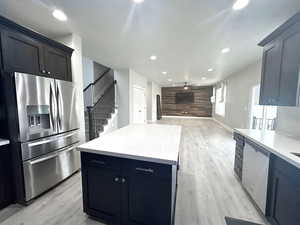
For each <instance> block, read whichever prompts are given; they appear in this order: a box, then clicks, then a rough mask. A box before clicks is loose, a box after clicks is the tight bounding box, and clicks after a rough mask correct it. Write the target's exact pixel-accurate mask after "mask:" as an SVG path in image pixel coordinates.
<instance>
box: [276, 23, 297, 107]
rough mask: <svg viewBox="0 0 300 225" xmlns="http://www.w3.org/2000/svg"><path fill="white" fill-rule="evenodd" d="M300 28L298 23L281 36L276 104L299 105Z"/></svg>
mask: <svg viewBox="0 0 300 225" xmlns="http://www.w3.org/2000/svg"><path fill="white" fill-rule="evenodd" d="M299 49H300V29H299V24H297V26H294V27H293V28H291V29H289V30H288V31H287V32H286V33H285V34H284V35H283V38H282V60H281V81H280V96H279V102H278V105H281V106H297V105H299V73H300V68H299V66H300V50H299Z"/></svg>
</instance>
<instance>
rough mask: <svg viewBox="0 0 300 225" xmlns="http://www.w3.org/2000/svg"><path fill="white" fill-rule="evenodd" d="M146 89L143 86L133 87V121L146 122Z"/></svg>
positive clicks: (137, 122)
mask: <svg viewBox="0 0 300 225" xmlns="http://www.w3.org/2000/svg"><path fill="white" fill-rule="evenodd" d="M146 109H147V108H146V90H145V89H144V88H141V87H137V86H135V87H133V123H135V124H143V123H146V116H147V110H146Z"/></svg>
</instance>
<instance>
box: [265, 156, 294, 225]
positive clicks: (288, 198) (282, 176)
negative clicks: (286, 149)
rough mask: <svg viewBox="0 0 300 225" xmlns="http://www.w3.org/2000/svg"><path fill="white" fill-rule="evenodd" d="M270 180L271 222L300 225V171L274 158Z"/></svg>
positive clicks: (277, 224)
mask: <svg viewBox="0 0 300 225" xmlns="http://www.w3.org/2000/svg"><path fill="white" fill-rule="evenodd" d="M271 170H272V172H271V174H270V179H269V185H270V193H269V199H270V201H269V216H270V217H269V221H270V222H271V224H272V225H299V224H300V213H299V209H300V169H298V168H296V167H294V166H293V165H291V164H289V163H288V162H286V161H284V160H282V159H280V158H278V157H275V156H274V157H273V160H272V164H271Z"/></svg>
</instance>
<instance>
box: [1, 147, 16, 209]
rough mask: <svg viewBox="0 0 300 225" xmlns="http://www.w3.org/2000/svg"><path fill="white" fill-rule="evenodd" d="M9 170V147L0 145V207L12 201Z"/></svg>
mask: <svg viewBox="0 0 300 225" xmlns="http://www.w3.org/2000/svg"><path fill="white" fill-rule="evenodd" d="M11 172H12V167H11V157H10V154H9V148H8V147H7V146H0V209H2V208H4V207H6V206H7V205H9V204H12V203H13V193H12V189H13V188H12V177H11V176H12V174H11Z"/></svg>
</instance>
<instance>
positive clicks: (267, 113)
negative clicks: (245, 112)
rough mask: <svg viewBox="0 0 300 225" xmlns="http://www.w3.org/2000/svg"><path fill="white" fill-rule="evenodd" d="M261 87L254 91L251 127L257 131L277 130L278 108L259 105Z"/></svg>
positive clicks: (256, 87) (254, 88)
mask: <svg viewBox="0 0 300 225" xmlns="http://www.w3.org/2000/svg"><path fill="white" fill-rule="evenodd" d="M259 92H260V86H259V85H257V86H254V87H253V89H252V105H251V117H250V127H251V129H256V130H275V128H276V117H277V107H276V106H263V105H259Z"/></svg>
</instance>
